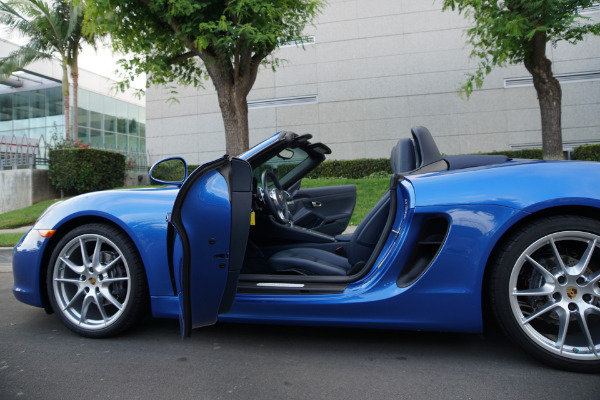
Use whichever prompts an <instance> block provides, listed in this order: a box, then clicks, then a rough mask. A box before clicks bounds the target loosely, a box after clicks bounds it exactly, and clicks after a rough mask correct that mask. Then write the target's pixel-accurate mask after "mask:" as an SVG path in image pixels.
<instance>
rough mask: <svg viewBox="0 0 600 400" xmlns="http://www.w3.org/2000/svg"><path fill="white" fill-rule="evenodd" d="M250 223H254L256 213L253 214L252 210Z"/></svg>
mask: <svg viewBox="0 0 600 400" xmlns="http://www.w3.org/2000/svg"><path fill="white" fill-rule="evenodd" d="M250 225H252V226H254V225H256V214H254V211H252V212H251V213H250Z"/></svg>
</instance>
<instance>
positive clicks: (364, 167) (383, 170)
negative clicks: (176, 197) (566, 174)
mask: <svg viewBox="0 0 600 400" xmlns="http://www.w3.org/2000/svg"><path fill="white" fill-rule="evenodd" d="M478 154H490V155H497V154H502V155H506V156H508V157H510V158H524V159H534V160H541V159H542V158H543V157H542V149H524V150H502V151H491V152H487V153H478ZM573 158H574V159H576V160H588V161H600V144H592V145H586V146H579V147H577V148H576V149H575V150H574V151H573ZM294 166H295V164H294V165H291V164H290V165H285V164H284V165H280V166H279V167H278V173H279V175H280V176H281V175H285V173H287V172H288V170H291V169H292V168H293V167H294ZM196 167H198V166H197V165H190V166H188V173H191V172H192V171H193V170H194V169H195V168H196ZM391 173H392V168H391V165H390V159H389V158H377V159H358V160H327V161H324V162H323V163H321V165H319V166H318V167H317V168H315V169H314V170H313V171H312V172H311V173H309V174H308V175H307V178H313V179H316V178H348V179H360V178H364V177H369V176H378V175H389V174H391ZM179 174H181V173H179ZM175 176H176V175H175ZM167 180H168V179H167ZM173 180H177V179H175V178H173Z"/></svg>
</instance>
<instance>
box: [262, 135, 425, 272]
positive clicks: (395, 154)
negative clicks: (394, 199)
mask: <svg viewBox="0 0 600 400" xmlns="http://www.w3.org/2000/svg"><path fill="white" fill-rule="evenodd" d="M390 162H391V164H392V171H393V172H394V173H405V172H408V171H412V170H414V169H415V168H416V152H415V146H414V142H413V140H412V139H400V140H399V141H398V143H397V144H396V146H394V148H393V149H392V154H391V156H390ZM389 210H390V192H389V190H388V191H387V192H386V193H385V194H384V195H383V197H382V198H381V199H380V200H379V202H377V204H376V205H375V207H373V209H372V210H371V211H370V212H369V213H368V214H367V215H366V216H365V218H364V219H363V220H362V222H361V223H360V225H359V226H358V227H357V228H356V230H355V231H354V233H353V234H352V236H351V237H350V241H349V243H348V244H347V245H345V246H344V248H345V249H346V253H347V257H343V256H341V255H338V254H334V253H332V252H329V251H326V250H322V249H317V248H305V247H301V248H295V249H288V250H282V251H279V252H277V253H275V254H274V255H273V256H271V258H270V259H269V268H270V269H271V271H272V272H274V273H298V274H302V275H321V276H329V275H332V276H347V275H353V274H355V273H357V272H358V271H360V269H361V267H362V266H363V265H364V264H365V262H366V261H367V260H368V259H369V257H370V256H371V253H372V252H373V249H374V248H375V245H376V244H377V241H378V240H379V237H380V236H381V232H382V231H383V228H384V226H385V223H386V221H387V218H388V215H389V212H390V211H389Z"/></svg>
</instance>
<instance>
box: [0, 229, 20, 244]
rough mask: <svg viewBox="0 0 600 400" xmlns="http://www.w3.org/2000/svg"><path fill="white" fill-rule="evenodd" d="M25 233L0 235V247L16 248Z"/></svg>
mask: <svg viewBox="0 0 600 400" xmlns="http://www.w3.org/2000/svg"><path fill="white" fill-rule="evenodd" d="M23 235H24V233H23V232H19V233H0V247H15V246H16V245H17V243H19V240H21V237H23Z"/></svg>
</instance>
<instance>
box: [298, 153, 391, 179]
mask: <svg viewBox="0 0 600 400" xmlns="http://www.w3.org/2000/svg"><path fill="white" fill-rule="evenodd" d="M391 173H392V167H391V165H390V159H389V158H375V159H369V158H362V159H358V160H330V161H324V162H323V163H321V165H319V166H318V167H317V168H315V169H314V170H313V171H312V172H311V173H309V174H308V176H307V178H348V179H359V178H364V177H366V176H371V175H378V174H391Z"/></svg>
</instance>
